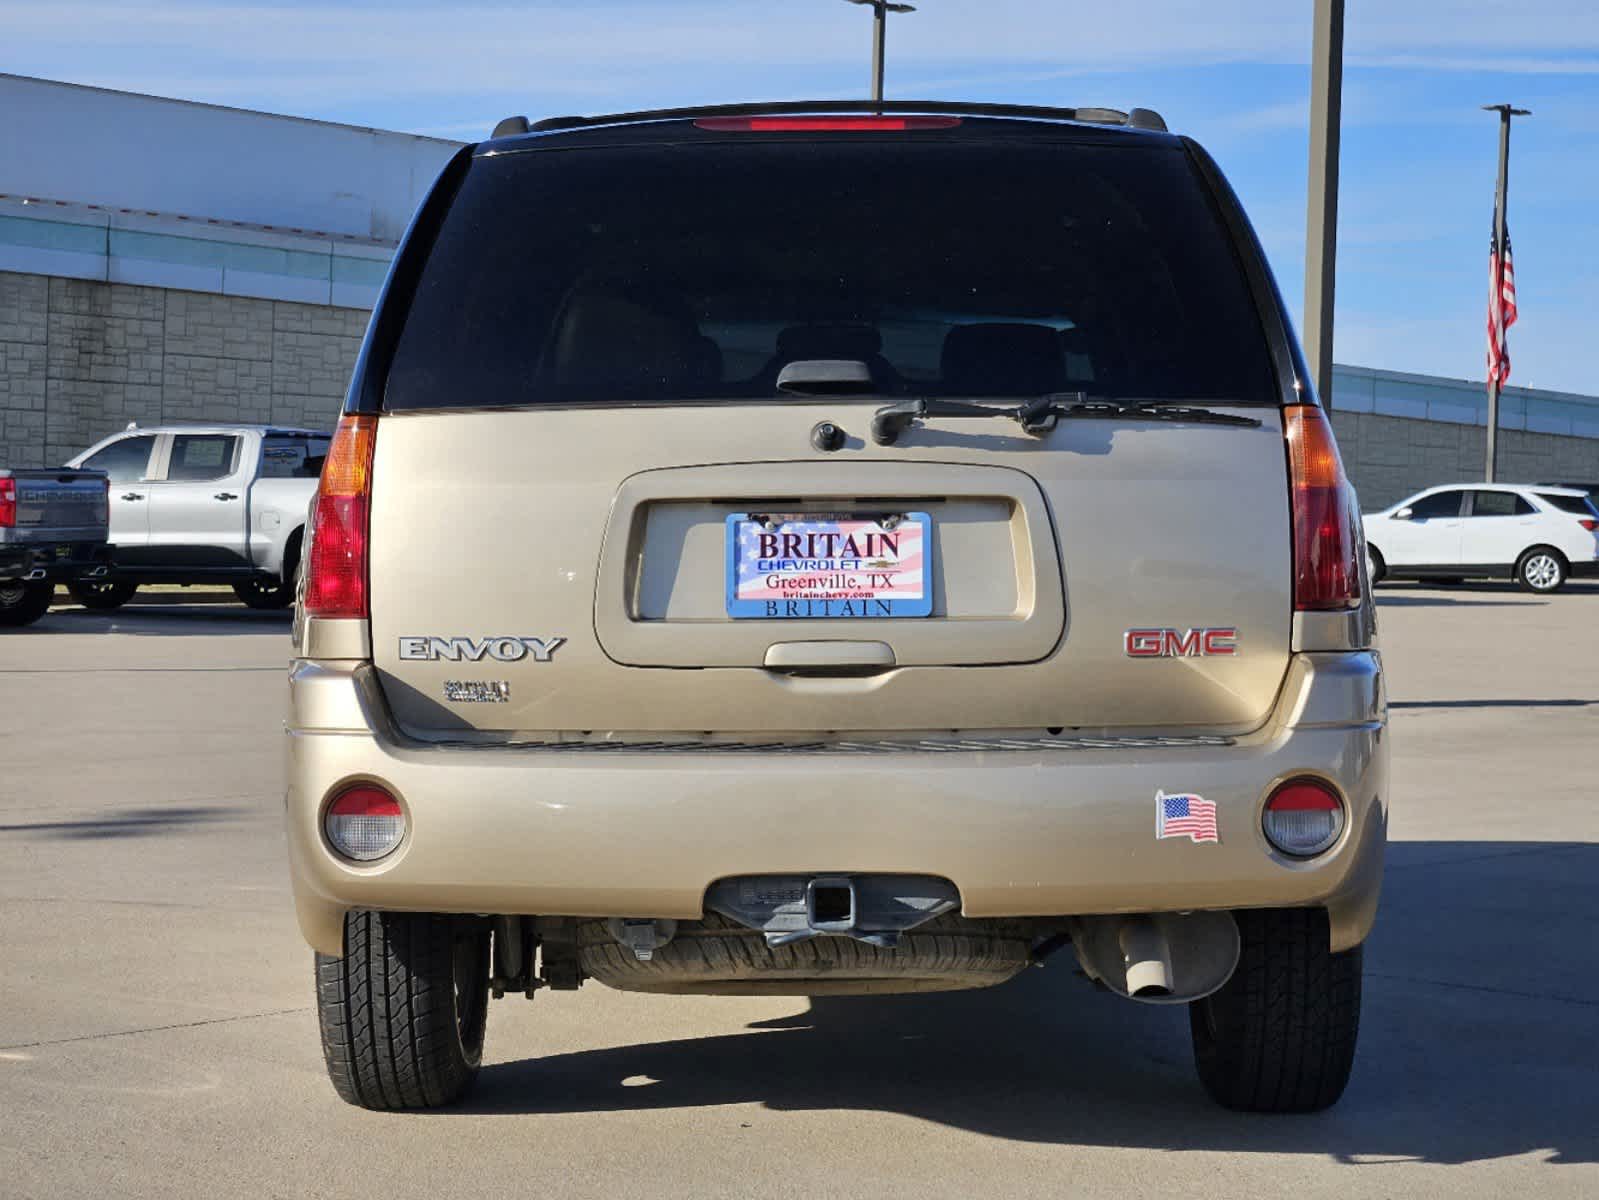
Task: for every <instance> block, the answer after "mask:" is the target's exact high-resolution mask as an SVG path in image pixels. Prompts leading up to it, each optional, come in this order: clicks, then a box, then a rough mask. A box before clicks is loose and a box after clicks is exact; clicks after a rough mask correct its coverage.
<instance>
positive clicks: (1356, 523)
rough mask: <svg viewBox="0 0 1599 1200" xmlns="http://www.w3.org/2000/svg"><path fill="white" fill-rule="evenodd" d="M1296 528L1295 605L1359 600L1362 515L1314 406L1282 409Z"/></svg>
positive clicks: (1322, 606)
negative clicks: (1357, 508)
mask: <svg viewBox="0 0 1599 1200" xmlns="http://www.w3.org/2000/svg"><path fill="white" fill-rule="evenodd" d="M1283 435H1284V437H1286V438H1287V440H1288V490H1289V497H1290V500H1291V502H1292V516H1293V526H1294V608H1295V609H1297V610H1299V611H1301V612H1313V611H1318V610H1326V609H1339V608H1354V607H1355V606H1356V605H1357V604H1359V603H1360V514H1359V512H1358V511H1357V510H1356V506H1355V490H1354V488H1352V487H1350V486H1349V480H1348V478H1347V477H1346V476H1345V475H1344V464H1343V462H1342V460H1340V459H1339V457H1338V443H1337V441H1335V440H1334V438H1333V432H1332V426H1331V425H1330V424H1328V422H1327V416H1326V414H1325V413H1323V412H1322V411H1321V409H1320V408H1319V407H1318V406H1316V405H1314V404H1293V405H1290V406H1288V407H1287V408H1285V409H1283Z"/></svg>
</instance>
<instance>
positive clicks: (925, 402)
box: [872, 392, 1260, 446]
mask: <svg viewBox="0 0 1599 1200" xmlns="http://www.w3.org/2000/svg"><path fill="white" fill-rule="evenodd" d="M928 417H1009V418H1010V419H1011V420H1013V421H1015V422H1016V423H1017V424H1019V425H1020V426H1021V427H1022V428H1023V429H1024V430H1025V431H1026V432H1028V433H1030V434H1033V435H1034V436H1042V435H1044V434H1046V433H1048V432H1049V431H1050V430H1051V429H1054V428H1055V425H1056V423H1057V422H1059V421H1061V420H1081V419H1090V420H1093V419H1098V420H1108V419H1112V418H1116V417H1122V418H1131V419H1133V420H1138V421H1181V422H1186V423H1189V424H1205V425H1234V426H1237V427H1239V428H1244V429H1258V428H1259V427H1260V422H1259V421H1257V420H1256V419H1255V418H1254V417H1243V416H1238V415H1236V414H1234V413H1222V412H1216V411H1215V410H1213V409H1209V408H1196V407H1194V406H1192V405H1186V404H1173V403H1169V402H1167V401H1164V400H1130V401H1119V400H1103V399H1097V398H1095V399H1090V398H1089V397H1088V395H1087V394H1086V393H1083V392H1052V393H1050V394H1048V395H1044V396H1035V397H1033V398H1032V399H1031V400H1026V401H1023V402H1022V403H1021V404H1019V405H1016V406H1015V407H1014V408H1012V407H994V406H989V405H985V404H969V403H967V402H965V401H962V400H939V399H936V398H934V397H930V396H924V397H921V398H919V399H916V400H903V401H901V402H900V403H898V404H888V405H884V406H883V407H882V408H880V409H878V410H877V412H876V414H874V415H873V417H872V440H873V441H874V442H876V443H877V444H878V445H879V446H892V445H893V444H894V443H895V442H897V441H898V440H899V435H900V434H902V433H904V432H905V430H907V429H909V428H910V427H911V426H912V425H914V424H915V423H916V422H917V421H923V420H926V419H927V418H928Z"/></svg>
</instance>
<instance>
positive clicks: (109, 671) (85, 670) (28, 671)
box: [0, 657, 289, 675]
mask: <svg viewBox="0 0 1599 1200" xmlns="http://www.w3.org/2000/svg"><path fill="white" fill-rule="evenodd" d="M288 669H289V667H288V658H287V657H285V658H284V660H283V665H282V666H276V667H0V675H238V674H240V673H241V672H245V671H272V672H274V673H277V674H285V673H287V671H288Z"/></svg>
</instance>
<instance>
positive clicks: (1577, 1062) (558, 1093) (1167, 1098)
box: [453, 842, 1599, 1182]
mask: <svg viewBox="0 0 1599 1200" xmlns="http://www.w3.org/2000/svg"><path fill="white" fill-rule="evenodd" d="M1596 878H1599V845H1593V844H1587V843H1577V844H1550V843H1468V842H1409V843H1398V844H1395V845H1393V846H1391V847H1390V858H1389V869H1388V874H1387V879H1386V894H1385V896H1384V900H1383V904H1384V908H1383V912H1382V915H1381V917H1380V919H1379V922H1378V926H1377V930H1376V931H1375V933H1374V934H1373V937H1372V940H1371V941H1370V942H1369V943H1368V947H1367V955H1366V988H1365V1000H1364V1008H1363V1012H1362V1026H1363V1027H1362V1031H1361V1044H1360V1052H1359V1058H1358V1060H1357V1062H1356V1068H1355V1075H1354V1079H1353V1081H1352V1082H1351V1084H1350V1087H1349V1090H1348V1091H1347V1092H1346V1093H1345V1095H1344V1099H1343V1101H1342V1102H1341V1103H1340V1104H1339V1105H1338V1106H1336V1107H1335V1108H1333V1109H1331V1110H1329V1111H1328V1112H1325V1113H1320V1114H1315V1115H1309V1116H1292V1117H1264V1116H1258V1115H1249V1114H1240V1113H1231V1112H1228V1111H1226V1110H1223V1109H1220V1108H1218V1107H1216V1106H1214V1105H1213V1104H1212V1103H1211V1102H1210V1101H1209V1100H1208V1098H1207V1097H1206V1096H1205V1094H1204V1093H1203V1091H1202V1090H1201V1088H1200V1086H1199V1084H1198V1083H1197V1082H1196V1080H1195V1077H1194V1074H1193V1068H1192V1062H1191V1052H1190V1048H1189V1037H1188V1018H1187V1014H1186V1010H1185V1009H1184V1008H1182V1007H1166V1008H1157V1007H1148V1006H1141V1005H1135V1004H1132V1003H1129V1002H1127V1001H1124V1000H1120V999H1117V998H1115V997H1113V996H1110V995H1108V994H1106V993H1103V992H1099V991H1096V990H1095V989H1094V988H1093V987H1091V986H1090V985H1089V984H1088V983H1086V982H1085V981H1084V980H1083V979H1082V978H1081V977H1080V976H1078V975H1077V974H1076V971H1075V962H1074V961H1073V959H1072V956H1071V953H1070V951H1069V950H1068V951H1065V952H1063V953H1062V954H1060V955H1057V956H1056V957H1055V958H1053V959H1051V960H1050V962H1049V964H1048V965H1047V966H1046V967H1045V968H1044V969H1041V970H1029V971H1026V972H1024V973H1023V975H1022V976H1021V977H1019V978H1018V979H1016V980H1014V981H1012V982H1011V983H1009V984H1006V985H1004V986H1002V987H999V988H994V989H990V990H987V991H980V992H956V993H944V994H939V995H927V996H906V997H881V998H863V999H857V998H818V999H816V1000H813V1001H812V1002H811V1008H810V1011H809V1012H807V1013H804V1014H802V1015H800V1016H796V1017H793V1018H789V1019H785V1020H779V1021H773V1022H763V1023H760V1024H759V1026H758V1027H752V1028H751V1029H749V1030H748V1031H745V1032H740V1033H733V1034H727V1035H723V1036H715V1037H707V1038H698V1039H688V1040H682V1041H672V1042H656V1043H653V1044H648V1045H637V1046H625V1047H617V1048H612V1049H604V1050H594V1051H587V1052H581V1053H575V1054H563V1055H556V1056H552V1057H550V1058H545V1059H535V1060H530V1061H526V1062H514V1063H504V1064H499V1065H491V1066H486V1067H485V1068H484V1070H483V1073H482V1075H481V1077H480V1081H479V1085H478V1087H477V1089H476V1091H475V1092H474V1093H473V1095H472V1096H471V1098H470V1099H469V1100H468V1102H467V1103H466V1104H464V1105H463V1106H461V1107H460V1108H457V1109H455V1110H453V1111H455V1112H462V1113H479V1114H482V1113H581V1112H597V1111H606V1112H609V1111H620V1110H644V1109H659V1108H687V1107H697V1106H711V1105H727V1104H748V1103H751V1102H758V1103H760V1104H762V1105H764V1106H765V1107H766V1108H767V1109H769V1110H771V1111H772V1112H774V1113H785V1112H810V1111H827V1110H851V1109H854V1110H861V1111H873V1112H892V1113H902V1114H905V1115H907V1116H912V1117H918V1118H922V1119H924V1120H927V1121H933V1122H936V1123H939V1124H942V1125H949V1126H953V1127H958V1128H961V1129H966V1130H970V1131H973V1132H977V1133H982V1134H987V1135H989V1136H992V1137H998V1138H1007V1139H1011V1140H1016V1141H1025V1142H1048V1143H1062V1144H1079V1145H1096V1146H1123V1147H1141V1148H1156V1149H1166V1150H1208V1151H1217V1150H1220V1151H1239V1150H1242V1151H1259V1152H1275V1153H1305V1154H1317V1155H1327V1156H1331V1157H1333V1158H1335V1159H1337V1160H1340V1161H1345V1162H1350V1163H1358V1164H1367V1165H1372V1166H1373V1167H1374V1168H1378V1167H1380V1164H1383V1163H1390V1162H1411V1161H1421V1162H1432V1163H1463V1162H1471V1161H1477V1160H1482V1159H1492V1158H1500V1157H1504V1156H1508V1155H1519V1154H1527V1153H1535V1154H1540V1155H1543V1156H1545V1158H1546V1161H1549V1162H1551V1163H1593V1162H1599V1125H1596V1123H1595V1121H1594V1119H1593V1114H1594V1112H1595V1111H1596V1110H1599V1072H1596V1071H1595V1070H1594V1065H1593V1064H1594V1058H1593V1055H1594V1046H1595V1045H1596V1044H1599V999H1596V996H1599V987H1596V986H1595V985H1596V984H1599V967H1596V963H1595V957H1594V955H1593V954H1592V947H1593V939H1592V927H1591V925H1590V923H1589V922H1590V917H1591V912H1592V907H1593V905H1592V901H1593V887H1594V885H1593V880H1594V879H1596ZM587 986H590V987H592V986H595V985H593V984H589V985H587ZM659 1002H660V1003H662V1004H669V1003H674V1002H676V1001H674V1000H673V999H672V998H670V997H662V998H660V1000H659ZM697 1002H699V1003H708V1001H697ZM536 1008H537V1004H536V1002H535V1011H536ZM491 1024H492V1021H491ZM752 1121H753V1123H754V1124H756V1125H757V1126H758V1125H759V1123H760V1121H761V1118H760V1117H759V1116H756V1117H754V1118H752ZM858 1149H859V1150H860V1151H861V1152H863V1153H869V1152H870V1148H869V1147H864V1146H863V1147H859V1148H858ZM1380 1179H1381V1172H1380V1169H1379V1170H1378V1173H1377V1176H1376V1178H1375V1179H1374V1181H1373V1182H1376V1181H1378V1180H1380Z"/></svg>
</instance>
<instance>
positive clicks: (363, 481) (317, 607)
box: [305, 416, 377, 617]
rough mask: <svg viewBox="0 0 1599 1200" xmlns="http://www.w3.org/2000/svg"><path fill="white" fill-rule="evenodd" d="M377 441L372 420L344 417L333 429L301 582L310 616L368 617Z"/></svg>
mask: <svg viewBox="0 0 1599 1200" xmlns="http://www.w3.org/2000/svg"><path fill="white" fill-rule="evenodd" d="M376 440H377V418H376V417H353V416H346V417H342V418H340V420H339V427H338V429H337V430H335V431H334V434H333V442H332V444H331V445H330V446H329V447H328V457H327V461H326V462H324V463H323V464H322V481H321V482H320V483H319V484H318V485H317V491H316V511H315V513H314V515H313V518H312V526H311V557H310V560H309V563H308V566H307V570H306V579H305V611H306V614H307V615H308V616H313V617H365V616H366V615H367V611H368V610H367V534H368V525H369V518H370V516H371V506H372V447H373V444H374V443H375V442H376Z"/></svg>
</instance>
